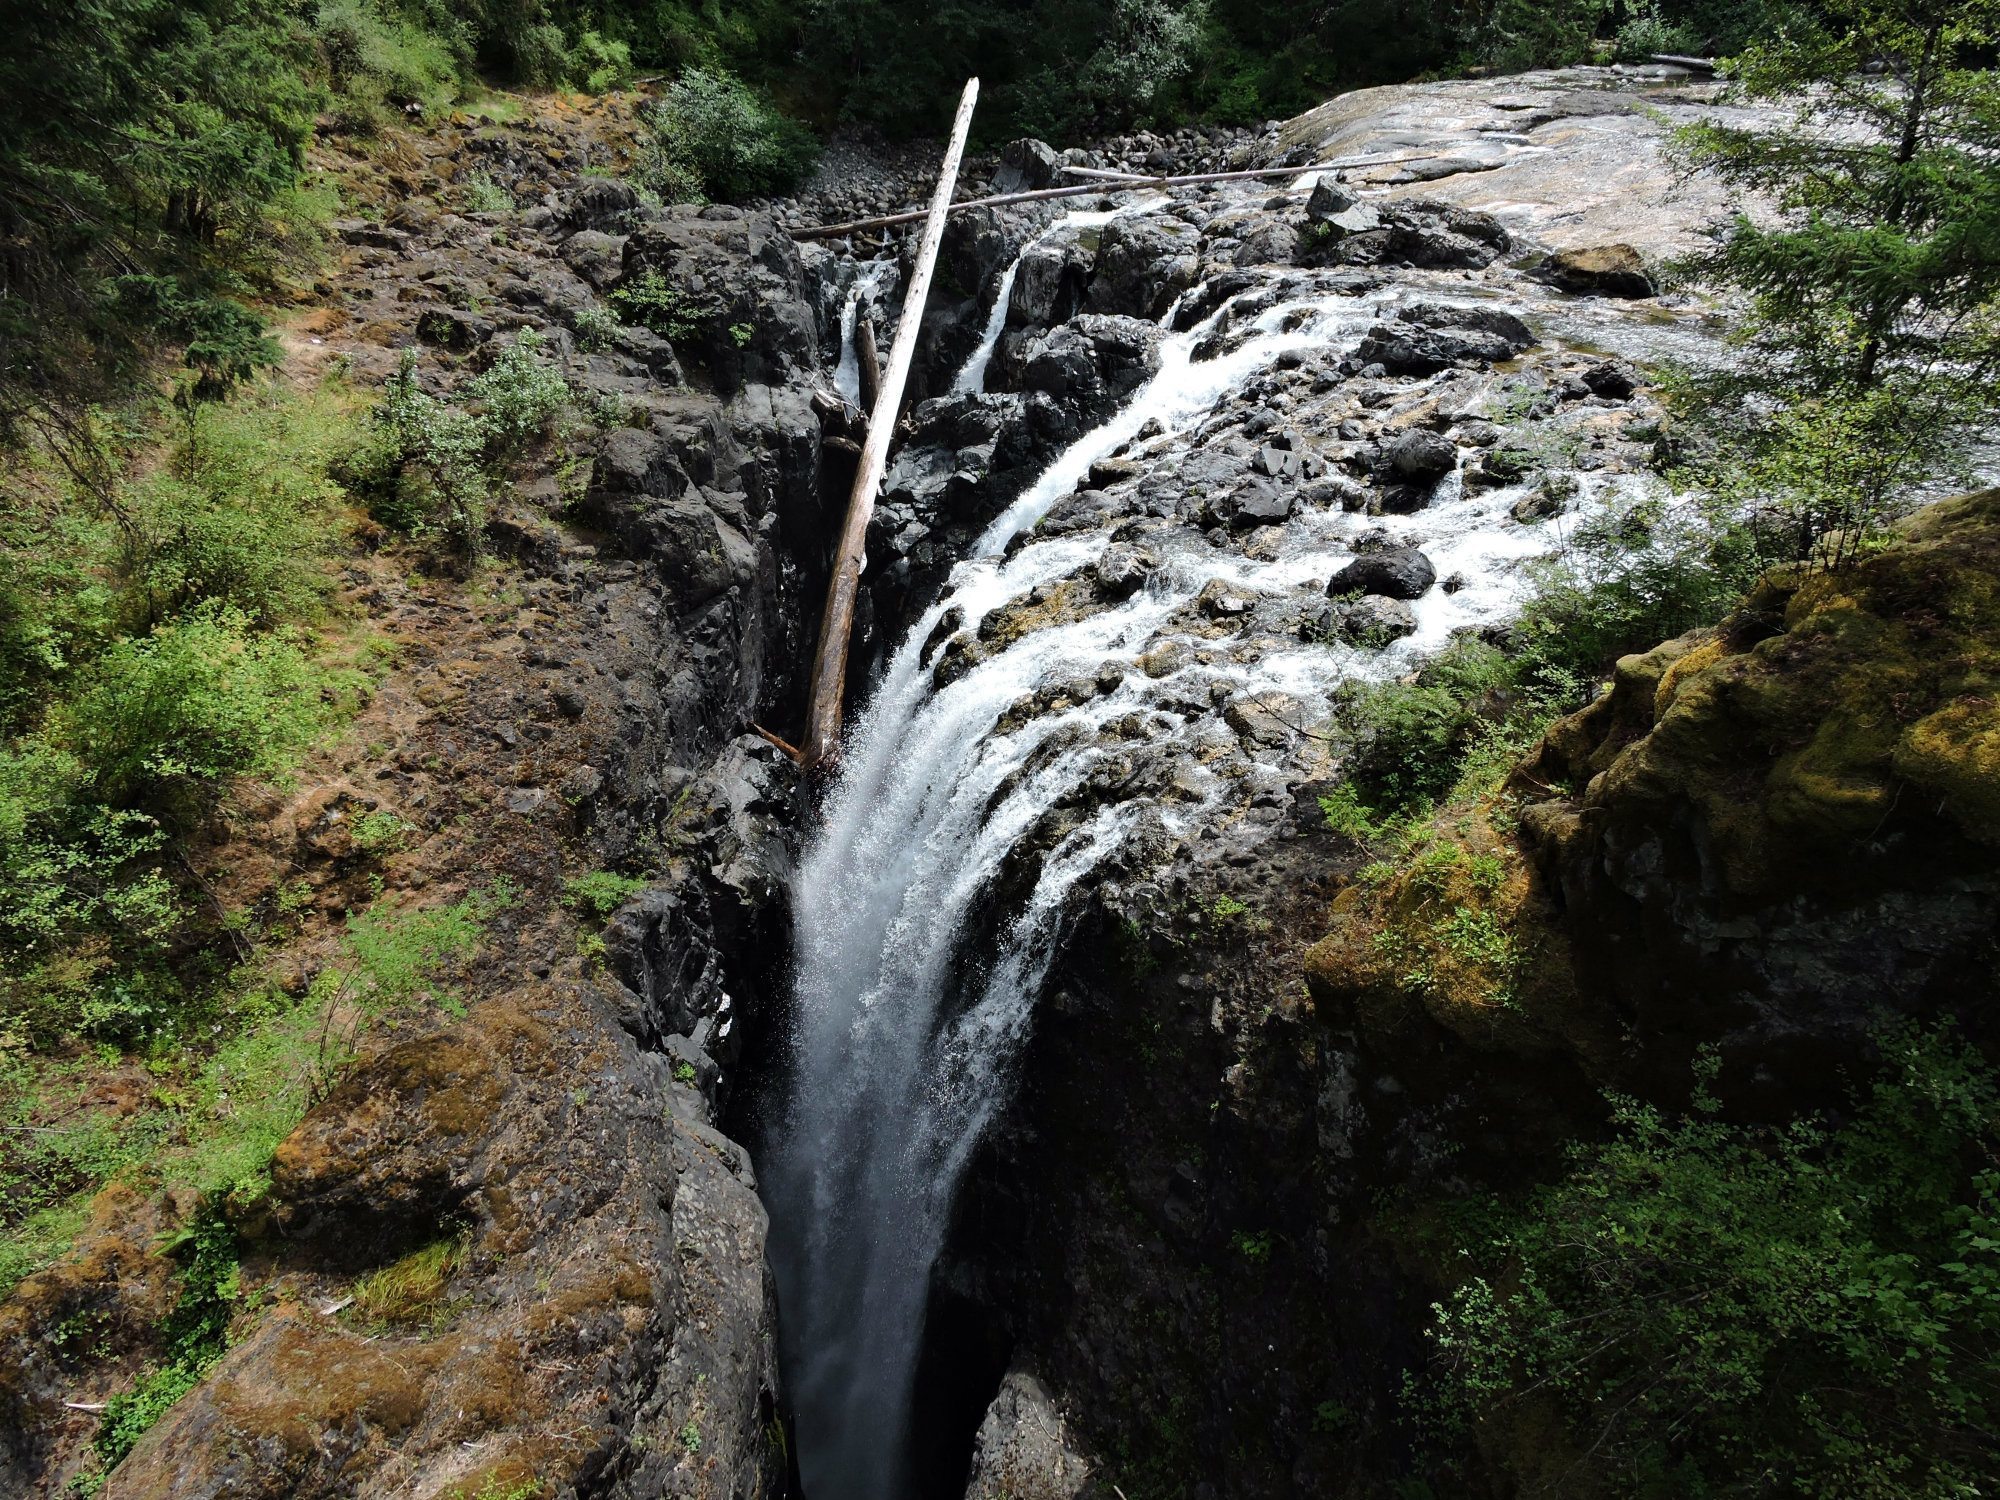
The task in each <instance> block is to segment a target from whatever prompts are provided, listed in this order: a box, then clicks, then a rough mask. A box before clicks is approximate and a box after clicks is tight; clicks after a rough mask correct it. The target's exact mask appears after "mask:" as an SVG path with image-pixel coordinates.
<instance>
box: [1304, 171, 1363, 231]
mask: <svg viewBox="0 0 2000 1500" xmlns="http://www.w3.org/2000/svg"><path fill="white" fill-rule="evenodd" d="M1360 201H1361V200H1360V199H1359V198H1357V197H1355V196H1354V194H1352V193H1350V192H1349V191H1348V190H1347V189H1346V188H1345V187H1344V186H1342V185H1341V184H1340V183H1338V182H1336V181H1334V179H1333V178H1331V177H1322V178H1320V180H1319V181H1318V182H1316V183H1315V184H1313V190H1312V196H1311V197H1309V198H1307V199H1306V218H1307V219H1309V220H1311V221H1312V222H1313V223H1316V224H1322V223H1326V222H1328V221H1329V220H1332V219H1335V218H1338V217H1339V216H1340V215H1341V214H1344V213H1346V212H1347V211H1348V210H1349V209H1351V208H1353V207H1354V205H1355V204H1357V203H1359V202H1360Z"/></svg>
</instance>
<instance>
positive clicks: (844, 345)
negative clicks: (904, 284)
mask: <svg viewBox="0 0 2000 1500" xmlns="http://www.w3.org/2000/svg"><path fill="white" fill-rule="evenodd" d="M896 269H897V267H896V262H895V261H893V260H871V261H869V262H868V264H867V265H865V266H863V267H862V268H861V272H860V274H859V275H858V276H856V277H855V278H854V284H853V285H852V286H850V287H849V288H848V289H847V300H846V301H845V302H843V303H842V304H841V306H840V362H839V363H838V364H836V365H835V366H834V367H833V388H834V389H835V390H836V391H838V392H840V397H841V399H842V400H843V401H845V402H847V403H848V404H849V405H850V406H859V405H860V404H861V355H860V352H859V351H858V350H857V349H856V348H855V346H854V326H855V324H856V323H857V322H859V321H860V318H861V307H862V304H863V303H865V302H867V301H868V300H869V299H871V298H873V297H874V296H876V295H877V294H878V293H879V292H881V290H882V289H883V288H884V287H885V286H886V285H887V284H888V282H889V279H890V278H891V277H892V276H894V275H895V274H896Z"/></svg>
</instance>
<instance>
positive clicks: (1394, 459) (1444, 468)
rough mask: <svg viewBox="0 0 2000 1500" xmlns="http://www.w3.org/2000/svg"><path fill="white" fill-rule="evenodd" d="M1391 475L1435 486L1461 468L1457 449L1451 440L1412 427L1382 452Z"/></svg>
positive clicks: (1383, 460) (1383, 459)
mask: <svg viewBox="0 0 2000 1500" xmlns="http://www.w3.org/2000/svg"><path fill="white" fill-rule="evenodd" d="M1382 462H1383V463H1384V464H1385V465H1386V466H1387V467H1388V468H1389V469H1390V471H1391V472H1393V473H1395V474H1397V475H1399V476H1400V477H1402V478H1404V479H1407V480H1410V481H1412V482H1414V483H1417V484H1434V483H1436V482H1437V481H1438V480H1440V479H1442V478H1443V477H1444V476H1445V475H1447V474H1449V473H1451V471H1452V470H1453V469H1455V468H1457V467H1458V448H1457V446H1456V445H1455V444H1454V443H1453V442H1452V440H1451V439H1450V438H1448V437H1444V436H1442V435H1441V434H1439V433H1435V432H1429V431H1426V430H1425V429H1423V428H1421V427H1419V428H1413V429H1412V430H1410V431H1409V432H1406V433H1404V434H1402V436H1400V437H1398V438H1396V439H1394V440H1393V441H1391V442H1390V443H1389V444H1388V445H1387V446H1385V447H1384V448H1383V449H1382Z"/></svg>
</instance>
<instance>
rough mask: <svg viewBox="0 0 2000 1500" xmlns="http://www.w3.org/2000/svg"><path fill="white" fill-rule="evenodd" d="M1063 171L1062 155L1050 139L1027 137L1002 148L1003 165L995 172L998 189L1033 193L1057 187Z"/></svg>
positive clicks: (995, 187) (994, 183) (994, 189)
mask: <svg viewBox="0 0 2000 1500" xmlns="http://www.w3.org/2000/svg"><path fill="white" fill-rule="evenodd" d="M1061 175H1062V157H1061V156H1059V155H1057V153H1056V150H1055V148H1054V147H1053V146H1051V145H1049V144H1048V142H1046V141H1038V140H1035V139H1033V138H1032V137H1024V138H1023V139H1021V140H1018V141H1009V142H1008V143H1007V144H1006V145H1005V146H1003V147H1002V148H1001V150H1000V169H999V170H998V171H997V172H995V173H994V174H993V191H994V192H996V193H1031V192H1035V191H1037V190H1038V189H1041V188H1046V187H1055V186H1056V185H1057V179H1058V178H1059V177H1060V176H1061Z"/></svg>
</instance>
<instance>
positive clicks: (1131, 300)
mask: <svg viewBox="0 0 2000 1500" xmlns="http://www.w3.org/2000/svg"><path fill="white" fill-rule="evenodd" d="M1200 246H1201V234H1200V231H1199V230H1197V229H1195V227H1194V226H1193V225H1191V224H1184V223H1182V222H1181V221H1180V220H1179V219H1168V218H1161V217H1159V216H1157V215H1152V214H1148V215H1144V216H1134V217H1132V218H1126V219H1113V220H1112V221H1111V222H1110V223H1109V224H1106V225H1105V226H1104V228H1103V230H1102V231H1101V232H1100V234H1099V237H1098V244H1097V258H1096V262H1095V265H1094V267H1093V270H1092V273H1091V277H1090V290H1089V293H1088V296H1087V298H1086V305H1087V306H1088V307H1089V309H1090V310H1091V311H1092V312H1107V313H1124V314H1127V315H1129V316H1131V317H1138V318H1149V319H1150V318H1158V317H1159V316H1160V315H1161V314H1163V313H1164V312H1166V310H1167V306H1168V304H1170V303H1171V302H1172V301H1173V299H1174V298H1175V297H1178V296H1179V295H1180V294H1181V293H1182V292H1184V291H1186V290H1187V289H1188V288H1189V287H1191V286H1193V285H1194V283H1195V279H1196V276H1197V275H1198V273H1199V267H1200V260H1199V257H1198V251H1199V249H1200ZM1018 282H1019V277H1018V275H1017V277H1016V283H1017V286H1018Z"/></svg>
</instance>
